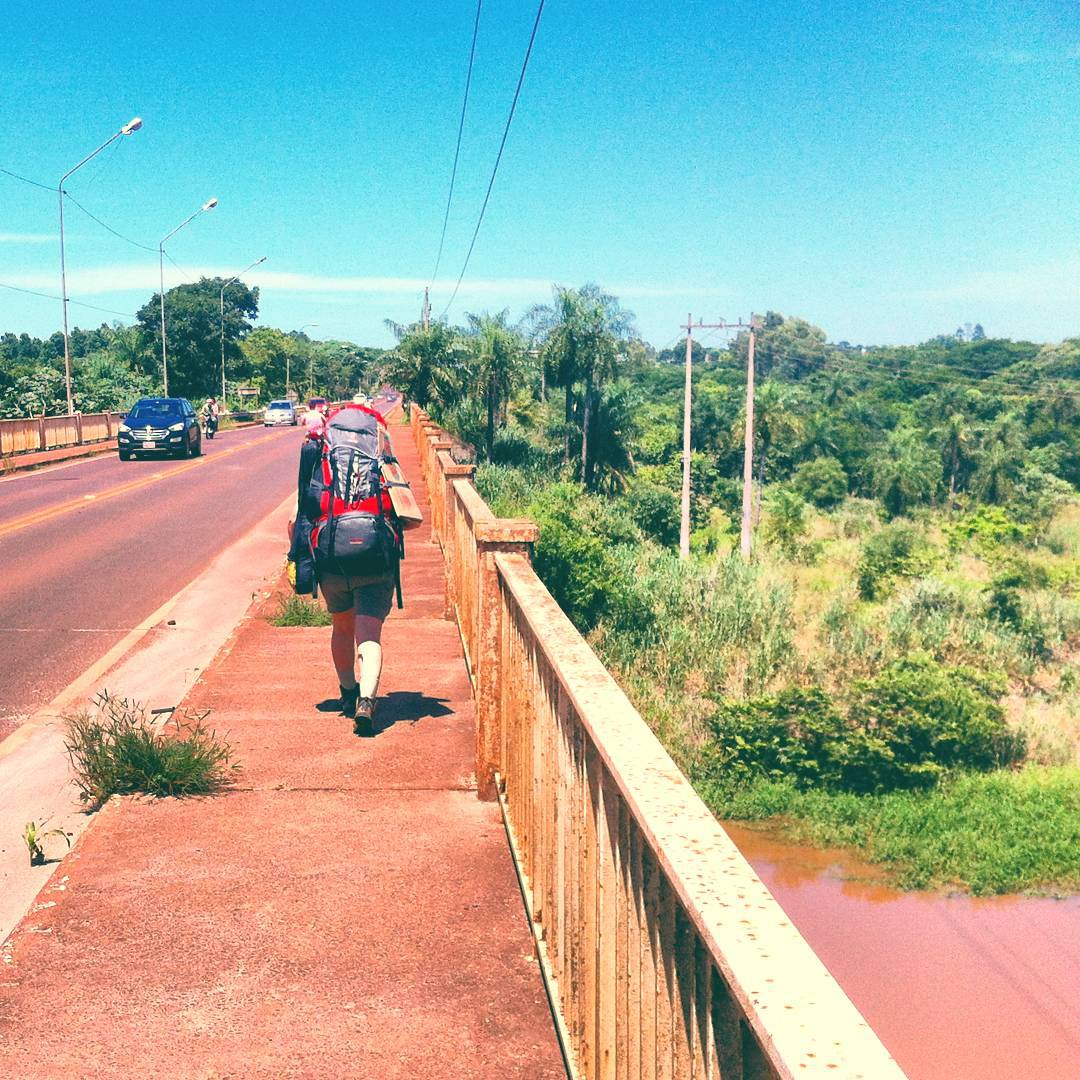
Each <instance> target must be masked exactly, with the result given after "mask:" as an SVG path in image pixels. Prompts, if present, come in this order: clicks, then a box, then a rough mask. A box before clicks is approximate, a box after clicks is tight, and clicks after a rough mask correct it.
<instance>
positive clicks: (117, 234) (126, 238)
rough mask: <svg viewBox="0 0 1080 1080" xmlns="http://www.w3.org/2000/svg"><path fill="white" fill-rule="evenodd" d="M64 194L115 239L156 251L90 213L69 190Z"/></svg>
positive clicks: (145, 249) (154, 248) (144, 249)
mask: <svg viewBox="0 0 1080 1080" xmlns="http://www.w3.org/2000/svg"><path fill="white" fill-rule="evenodd" d="M64 196H65V198H66V199H67V200H68V202H70V203H73V204H74V205H75V206H77V207H78V208H79V209H80V210H81V211H82V212H83V213H84V214H85V215H86V216H87V217H88V218H90V220H91V221H96V222H97V223H98V224H99V225H100V226H101V227H102V228H103V229H105V230H106V231H107V232H111V233H112V234H113V236H115V237H116V238H117V239H119V240H123V241H124V242H125V243H127V244H131V246H132V247H137V248H142V250H143V251H157V248H156V247H151V246H150V245H149V244H140V243H139V241H138V240H132V239H131V237H130V236H125V235H124V234H123V233H121V232H117V231H116V229H114V228H113V227H112V226H111V225H109V224H107V223H106V222H104V221H102V220H101V218H99V217H97V215H95V214H92V213H90V211H89V210H87V209H86V207H85V206H83V204H82V203H81V202H79V201H78V199H76V198H75V197H74V196H72V195H71V194H70V193H69V192H67V191H65V192H64Z"/></svg>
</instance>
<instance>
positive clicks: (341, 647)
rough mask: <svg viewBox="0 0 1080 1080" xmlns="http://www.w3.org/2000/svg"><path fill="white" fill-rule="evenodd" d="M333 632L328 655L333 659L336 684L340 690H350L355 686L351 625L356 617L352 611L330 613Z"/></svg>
mask: <svg viewBox="0 0 1080 1080" xmlns="http://www.w3.org/2000/svg"><path fill="white" fill-rule="evenodd" d="M330 617H331V618H332V619H333V620H334V630H333V633H332V634H331V635H330V655H331V656H332V657H333V658H334V667H335V668H336V669H337V677H338V683H339V684H340V686H341V688H342V690H351V689H352V688H353V687H354V686H355V685H356V672H355V663H356V652H355V649H356V646H355V645H354V644H353V623H354V622H355V619H356V616H355V615H354V614H353V611H352V609H351V608H350V609H349V610H348V611H334V612H331V615H330Z"/></svg>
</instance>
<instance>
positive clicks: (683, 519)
mask: <svg viewBox="0 0 1080 1080" xmlns="http://www.w3.org/2000/svg"><path fill="white" fill-rule="evenodd" d="M749 326H750V323H744V322H742V321H741V320H740V321H739V322H733V323H729V322H724V320H723V319H721V320H720V322H718V323H706V322H702V321H701V320H700V319H698V321H697V322H696V323H695V322H694V317H693V315H687V316H686V381H685V384H684V386H683V461H682V466H683V470H682V507H681V514H680V516H679V558H681V559H688V558H689V557H690V408H691V401H692V393H691V391H692V380H693V376H692V375H691V371H692V368H693V362H694V340H693V334H694V328H695V327H697V328H698V329H699V330H738V329H743V328H746V327H749ZM751 333H753V331H752V330H751ZM751 348H752V347H751Z"/></svg>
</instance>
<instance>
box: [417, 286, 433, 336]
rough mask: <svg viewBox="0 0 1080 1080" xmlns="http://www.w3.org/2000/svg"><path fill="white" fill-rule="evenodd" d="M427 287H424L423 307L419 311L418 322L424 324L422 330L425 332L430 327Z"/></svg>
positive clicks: (429, 301)
mask: <svg viewBox="0 0 1080 1080" xmlns="http://www.w3.org/2000/svg"><path fill="white" fill-rule="evenodd" d="M428 291H429V287H428V286H427V285H425V286H424V306H423V307H422V308H421V309H420V321H421V322H422V323H423V324H424V329H425V330H427V329H428V327H430V326H431V299H430V297H429V296H428Z"/></svg>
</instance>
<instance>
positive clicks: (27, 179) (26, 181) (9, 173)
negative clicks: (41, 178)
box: [0, 168, 56, 191]
mask: <svg viewBox="0 0 1080 1080" xmlns="http://www.w3.org/2000/svg"><path fill="white" fill-rule="evenodd" d="M0 173H3V174H4V175H5V176H10V177H12V178H13V179H15V180H21V181H22V182H23V183H24V184H30V185H31V186H32V187H36V188H41V189H42V190H44V191H55V190H56V188H54V187H52V186H51V185H50V184H39V183H38V182H37V181H36V180H31V179H30V177H28V176H22V175H20V174H19V173H17V172H12V171H11V170H10V169H2V168H0Z"/></svg>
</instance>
